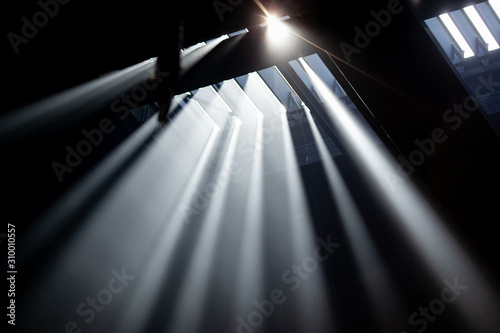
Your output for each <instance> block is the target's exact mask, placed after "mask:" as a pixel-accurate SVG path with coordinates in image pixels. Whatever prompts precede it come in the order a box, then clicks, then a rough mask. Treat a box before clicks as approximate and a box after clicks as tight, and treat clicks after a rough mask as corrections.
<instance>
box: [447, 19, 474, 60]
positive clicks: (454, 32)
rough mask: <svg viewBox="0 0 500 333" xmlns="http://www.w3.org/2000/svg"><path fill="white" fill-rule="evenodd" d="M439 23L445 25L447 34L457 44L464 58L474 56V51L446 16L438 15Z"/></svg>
mask: <svg viewBox="0 0 500 333" xmlns="http://www.w3.org/2000/svg"><path fill="white" fill-rule="evenodd" d="M439 18H440V19H441V22H443V24H444V25H445V27H446V29H448V32H449V33H450V34H451V35H452V36H453V39H455V41H456V42H457V44H458V46H460V48H461V49H462V51H464V58H469V57H472V56H474V51H472V49H471V48H470V46H469V44H467V41H466V40H465V38H464V36H463V35H462V34H461V33H460V31H459V30H458V28H457V26H456V25H455V23H454V22H453V20H452V19H451V17H450V15H448V14H441V15H439Z"/></svg>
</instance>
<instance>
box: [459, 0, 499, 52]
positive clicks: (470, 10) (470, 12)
mask: <svg viewBox="0 0 500 333" xmlns="http://www.w3.org/2000/svg"><path fill="white" fill-rule="evenodd" d="M464 12H465V14H467V17H468V18H469V19H470V20H471V22H472V24H473V25H474V27H475V28H476V30H477V31H478V32H479V34H480V35H481V38H482V39H483V41H484V42H485V43H486V44H487V45H488V51H493V50H496V49H498V48H500V46H499V45H498V43H497V41H496V40H495V37H493V35H492V34H491V31H490V29H488V27H487V26H486V24H485V23H484V21H483V20H482V19H481V16H479V13H478V12H477V10H476V7H474V6H473V5H472V6H469V7H465V8H464Z"/></svg>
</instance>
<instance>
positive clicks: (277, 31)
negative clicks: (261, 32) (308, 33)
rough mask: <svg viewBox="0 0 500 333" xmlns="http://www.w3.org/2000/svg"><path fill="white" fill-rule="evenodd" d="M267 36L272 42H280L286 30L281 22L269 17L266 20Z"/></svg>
mask: <svg viewBox="0 0 500 333" xmlns="http://www.w3.org/2000/svg"><path fill="white" fill-rule="evenodd" d="M267 34H268V36H269V38H270V39H271V40H272V41H273V42H280V41H283V38H285V37H286V35H287V28H286V26H285V24H284V23H283V22H281V20H279V19H277V18H276V17H274V16H269V17H268V19H267Z"/></svg>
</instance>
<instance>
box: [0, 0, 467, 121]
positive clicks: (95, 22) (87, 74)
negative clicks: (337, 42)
mask: <svg viewBox="0 0 500 333" xmlns="http://www.w3.org/2000/svg"><path fill="white" fill-rule="evenodd" d="M59 1H60V2H61V3H57V2H55V0H53V1H51V0H47V1H46V2H45V3H47V4H51V5H47V6H48V7H47V8H49V9H48V10H49V11H52V16H53V17H50V18H49V19H48V20H47V23H46V24H42V26H41V27H39V28H38V31H37V32H36V33H34V34H33V33H32V32H31V33H32V34H33V35H34V36H33V37H30V38H28V39H27V42H26V43H23V44H20V45H19V52H18V53H15V52H14V51H13V47H12V45H11V43H10V42H9V40H8V38H5V39H4V45H5V46H6V51H5V53H4V54H5V55H6V58H5V60H6V62H5V63H6V68H5V72H4V73H5V74H6V75H4V78H5V80H6V82H7V92H6V93H5V94H4V95H5V98H6V100H5V101H4V108H2V113H3V112H6V111H8V110H11V109H14V108H16V107H19V106H21V105H25V104H27V103H29V102H32V101H35V100H37V99H40V98H42V97H44V96H47V95H50V94H53V93H56V92H59V91H62V90H64V89H67V88H69V87H72V86H75V85H78V84H81V83H83V82H86V81H89V80H91V79H93V78H96V77H98V76H100V75H103V74H105V73H107V72H110V71H114V70H118V69H121V68H124V67H126V66H129V65H132V64H135V63H138V62H140V61H143V60H145V59H148V58H150V57H154V56H156V55H157V53H158V49H159V48H160V47H161V46H162V45H163V44H164V43H166V42H167V41H168V40H172V39H175V38H176V37H177V36H172V34H171V30H172V29H170V28H169V27H170V26H171V24H174V22H175V21H176V20H177V19H179V18H181V19H182V20H183V23H184V39H183V45H184V46H189V45H192V44H195V43H197V42H200V41H204V40H208V39H210V38H214V37H218V36H220V35H222V34H225V33H230V32H234V31H237V30H240V29H242V28H248V27H254V26H256V25H258V24H260V23H262V21H263V16H264V13H263V11H262V10H261V9H260V8H259V7H258V6H257V5H256V3H255V2H254V1H253V0H204V1H201V0H197V1H184V2H179V1H164V2H160V1H152V0H143V1H133V2H122V1H120V2H118V1H106V2H102V1H96V0H88V1H67V3H65V4H62V3H64V2H65V1H63V0H59ZM403 1H405V0H403ZM386 2H387V1H380V3H381V4H385V3H386ZM410 2H411V3H414V4H416V3H418V5H415V6H414V8H415V10H416V12H415V13H416V14H417V15H418V16H419V17H420V18H425V17H429V16H432V15H437V14H439V12H440V11H443V10H449V9H455V8H459V7H461V6H464V5H465V4H468V3H469V2H470V1H452V0H440V1H435V0H432V1H431V0H427V1H417V0H411V1H410ZM476 2H477V1H476ZM42 3H43V1H42ZM54 4H58V6H57V7H58V8H57V9H56V8H55V6H54ZM262 4H263V5H264V6H265V7H266V8H267V9H268V10H269V11H270V12H273V13H275V14H276V15H277V16H281V15H286V14H290V15H294V14H297V15H301V16H302V17H309V18H310V19H311V18H312V21H314V20H315V19H314V17H315V16H316V15H318V14H320V15H319V16H323V18H322V19H320V18H319V17H318V21H319V20H324V15H323V14H324V11H325V10H326V11H327V12H329V11H331V12H332V13H342V12H343V11H344V9H343V8H344V7H351V6H353V5H354V6H358V7H359V9H360V12H362V8H365V7H366V8H367V10H369V9H370V8H372V9H376V8H377V7H378V5H377V4H376V1H356V2H354V1H353V2H335V1H333V2H332V1H329V2H325V1H320V0H305V1H299V0H281V1H276V0H263V1H262ZM8 6H9V10H8V11H6V12H5V13H4V16H6V17H4V22H5V25H4V26H5V29H6V31H5V33H4V35H5V36H7V34H8V33H9V32H13V33H15V34H18V35H19V36H21V35H22V29H23V26H24V25H25V23H24V21H23V18H24V17H25V18H26V19H27V20H28V21H30V22H32V21H33V16H34V15H36V13H37V12H39V11H40V10H41V7H40V4H39V3H38V1H33V0H30V1H28V0H23V1H16V2H15V3H13V2H9V4H8ZM320 12H321V13H320ZM333 17H335V15H332V18H333ZM340 18H341V24H337V26H339V27H340V28H344V29H348V30H351V29H352V24H351V23H350V22H351V21H353V20H352V19H351V18H349V14H348V15H346V16H342V15H341V16H340ZM42 20H43V19H42ZM28 33H30V31H28Z"/></svg>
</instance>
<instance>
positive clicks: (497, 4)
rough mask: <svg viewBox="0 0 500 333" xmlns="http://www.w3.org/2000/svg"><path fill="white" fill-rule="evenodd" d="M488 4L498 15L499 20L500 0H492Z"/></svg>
mask: <svg viewBox="0 0 500 333" xmlns="http://www.w3.org/2000/svg"><path fill="white" fill-rule="evenodd" d="M488 2H489V4H490V6H491V8H492V9H493V11H494V12H495V14H497V16H498V18H499V19H500V0H490V1H488Z"/></svg>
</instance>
